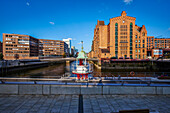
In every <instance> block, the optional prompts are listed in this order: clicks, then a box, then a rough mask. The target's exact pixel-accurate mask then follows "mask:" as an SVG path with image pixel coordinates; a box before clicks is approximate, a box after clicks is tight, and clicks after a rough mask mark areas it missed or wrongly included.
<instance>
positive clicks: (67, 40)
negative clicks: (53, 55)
mask: <svg viewBox="0 0 170 113" xmlns="http://www.w3.org/2000/svg"><path fill="white" fill-rule="evenodd" d="M63 41H64V42H65V43H66V44H67V45H68V52H69V54H71V38H68V39H63Z"/></svg>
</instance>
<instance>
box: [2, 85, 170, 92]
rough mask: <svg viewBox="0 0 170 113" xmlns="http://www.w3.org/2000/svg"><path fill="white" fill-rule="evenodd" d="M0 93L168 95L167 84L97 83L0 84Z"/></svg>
mask: <svg viewBox="0 0 170 113" xmlns="http://www.w3.org/2000/svg"><path fill="white" fill-rule="evenodd" d="M0 94H15V95H25V94H35V95H56V94H77V95H79V94H82V95H84V94H95V95H109V94H111V95H117V94H118V95H119V94H121V95H169V94H170V87H167V86H104V85H103V86H97V85H48V84H0Z"/></svg>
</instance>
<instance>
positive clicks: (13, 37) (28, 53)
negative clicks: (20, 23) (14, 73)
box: [3, 33, 38, 60]
mask: <svg viewBox="0 0 170 113" xmlns="http://www.w3.org/2000/svg"><path fill="white" fill-rule="evenodd" d="M16 54H18V55H19V59H29V58H31V57H32V58H33V59H35V57H37V56H38V39H36V38H34V37H31V36H29V35H20V34H6V33H3V55H4V59H5V60H14V59H15V57H14V56H15V55H16Z"/></svg>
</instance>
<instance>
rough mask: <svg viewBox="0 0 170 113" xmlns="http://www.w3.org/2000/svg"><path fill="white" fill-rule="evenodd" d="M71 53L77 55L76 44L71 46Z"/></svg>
mask: <svg viewBox="0 0 170 113" xmlns="http://www.w3.org/2000/svg"><path fill="white" fill-rule="evenodd" d="M71 55H73V56H74V55H75V46H71Z"/></svg>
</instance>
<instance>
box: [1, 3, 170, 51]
mask: <svg viewBox="0 0 170 113" xmlns="http://www.w3.org/2000/svg"><path fill="white" fill-rule="evenodd" d="M169 4H170V0H0V41H2V33H15V34H26V35H31V36H33V37H36V38H39V39H55V40H62V39H63V38H72V45H74V46H76V48H78V49H79V50H80V47H81V46H80V44H79V43H80V41H81V40H83V41H84V49H85V51H86V52H89V51H90V49H91V44H92V40H93V32H94V28H95V25H96V23H97V20H104V21H105V24H108V23H109V19H110V18H113V17H116V16H120V15H121V12H122V11H126V12H127V15H128V16H133V17H136V24H137V25H138V26H142V25H145V26H146V29H147V32H148V36H155V37H169V38H170V8H169Z"/></svg>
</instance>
